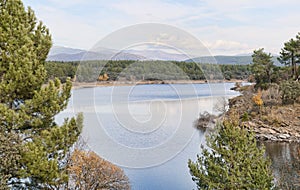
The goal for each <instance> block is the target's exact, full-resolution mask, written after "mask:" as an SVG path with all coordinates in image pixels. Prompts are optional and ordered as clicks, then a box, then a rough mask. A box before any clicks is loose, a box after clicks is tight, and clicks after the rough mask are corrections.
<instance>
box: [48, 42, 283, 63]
mask: <svg viewBox="0 0 300 190" xmlns="http://www.w3.org/2000/svg"><path fill="white" fill-rule="evenodd" d="M47 60H48V61H86V60H169V61H173V60H174V61H186V62H192V61H194V62H198V63H218V64H239V65H245V64H250V63H251V62H252V57H251V54H249V55H248V54H247V55H245V54H244V55H236V56H221V55H217V56H203V57H195V58H192V59H190V58H189V57H188V56H187V55H184V54H175V53H169V52H165V51H161V50H124V51H121V52H118V51H117V50H112V49H106V48H97V49H96V50H93V51H86V50H82V49H74V48H67V47H61V46H54V47H52V48H51V50H50V52H49V55H48V58H47ZM273 61H274V63H275V64H276V65H280V63H279V62H278V60H277V56H274V58H273Z"/></svg>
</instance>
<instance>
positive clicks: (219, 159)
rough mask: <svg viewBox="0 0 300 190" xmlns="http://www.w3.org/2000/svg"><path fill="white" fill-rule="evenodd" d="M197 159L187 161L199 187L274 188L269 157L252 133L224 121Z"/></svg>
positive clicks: (209, 137) (231, 122) (233, 123)
mask: <svg viewBox="0 0 300 190" xmlns="http://www.w3.org/2000/svg"><path fill="white" fill-rule="evenodd" d="M207 145H208V147H209V148H204V147H202V149H203V152H202V154H201V155H198V156H197V158H198V159H197V161H196V162H193V161H191V160H189V161H188V166H189V168H190V173H191V175H192V179H193V181H195V183H196V184H197V187H198V189H222V190H223V189H272V187H273V184H272V181H273V177H272V173H271V170H270V161H269V160H268V159H267V158H266V157H265V156H264V149H263V148H258V147H257V145H256V139H255V137H254V135H253V134H252V133H249V132H248V131H246V130H245V129H242V128H239V127H238V126H237V123H235V122H233V121H224V122H223V124H220V125H219V126H218V130H217V132H216V133H215V134H212V135H211V136H208V137H207Z"/></svg>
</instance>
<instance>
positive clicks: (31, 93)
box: [0, 0, 82, 189]
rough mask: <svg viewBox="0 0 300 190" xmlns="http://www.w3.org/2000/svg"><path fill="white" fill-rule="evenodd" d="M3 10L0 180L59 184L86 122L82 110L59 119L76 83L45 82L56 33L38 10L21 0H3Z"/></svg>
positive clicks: (27, 185) (14, 184)
mask: <svg viewBox="0 0 300 190" xmlns="http://www.w3.org/2000/svg"><path fill="white" fill-rule="evenodd" d="M0 13H1V18H0V155H1V161H0V178H1V180H0V181H1V184H2V187H3V188H6V187H17V188H27V189H50V188H52V189H53V188H57V189H58V188H59V187H61V186H62V185H63V184H64V183H66V182H67V181H68V176H67V173H66V159H67V156H68V153H69V149H70V147H71V146H72V145H73V144H74V143H75V142H76V141H77V138H78V136H79V134H80V132H81V128H82V116H79V117H78V118H77V119H76V118H71V119H66V120H65V122H64V124H63V125H62V126H59V125H58V124H57V123H55V121H54V117H55V115H57V114H58V113H59V112H60V111H62V110H63V109H65V108H66V106H67V103H68V100H69V98H70V96H71V93H70V91H71V86H72V85H71V82H70V80H69V79H67V80H66V83H65V84H64V85H61V83H60V81H59V80H58V79H55V80H53V81H49V82H48V83H47V84H46V85H44V83H45V81H46V76H47V73H46V70H45V68H44V65H45V60H46V57H47V54H48V52H49V50H50V48H51V44H52V43H51V35H50V34H49V31H48V29H47V28H46V27H45V26H44V25H43V23H42V22H38V21H37V19H36V17H35V15H34V12H33V11H32V10H31V9H30V8H28V9H27V10H25V8H24V6H23V3H22V2H21V0H0Z"/></svg>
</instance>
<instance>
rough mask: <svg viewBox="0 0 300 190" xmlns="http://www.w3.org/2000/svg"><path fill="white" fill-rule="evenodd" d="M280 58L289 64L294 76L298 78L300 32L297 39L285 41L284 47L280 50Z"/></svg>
mask: <svg viewBox="0 0 300 190" xmlns="http://www.w3.org/2000/svg"><path fill="white" fill-rule="evenodd" d="M278 60H279V61H280V62H281V63H282V64H284V65H289V66H290V67H291V71H292V74H291V76H292V78H294V79H297V78H298V76H299V73H298V69H297V64H300V33H298V34H297V35H296V39H293V38H292V39H290V40H289V41H287V42H285V43H284V47H283V48H282V49H281V51H280V57H279V58H278Z"/></svg>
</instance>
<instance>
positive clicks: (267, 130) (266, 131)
mask: <svg viewBox="0 0 300 190" xmlns="http://www.w3.org/2000/svg"><path fill="white" fill-rule="evenodd" d="M259 130H260V132H261V133H264V134H276V131H274V130H273V129H268V128H260V129H259Z"/></svg>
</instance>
